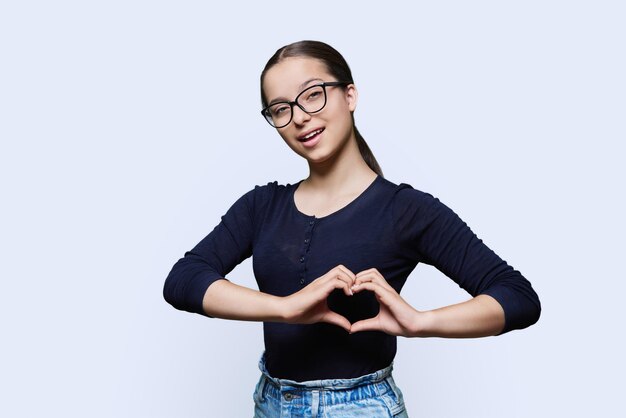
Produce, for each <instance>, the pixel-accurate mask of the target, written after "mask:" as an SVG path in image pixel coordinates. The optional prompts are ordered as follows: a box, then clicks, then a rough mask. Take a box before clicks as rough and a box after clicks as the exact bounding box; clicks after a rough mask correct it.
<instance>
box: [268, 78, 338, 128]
mask: <svg viewBox="0 0 626 418" xmlns="http://www.w3.org/2000/svg"><path fill="white" fill-rule="evenodd" d="M295 101H296V103H298V105H300V107H301V108H302V109H304V111H305V112H307V113H315V112H319V111H320V110H322V108H323V107H324V105H325V104H326V91H325V90H324V87H322V86H312V87H309V88H308V89H306V90H304V91H302V93H300V94H299V95H298V97H297V98H296V100H295ZM292 112H293V107H292V106H291V105H290V104H289V103H286V102H281V103H276V104H274V105H272V106H270V107H269V108H268V109H267V113H266V118H267V120H268V121H269V122H270V123H271V124H272V125H273V126H275V127H282V126H285V125H287V124H288V123H289V122H290V121H291V113H292Z"/></svg>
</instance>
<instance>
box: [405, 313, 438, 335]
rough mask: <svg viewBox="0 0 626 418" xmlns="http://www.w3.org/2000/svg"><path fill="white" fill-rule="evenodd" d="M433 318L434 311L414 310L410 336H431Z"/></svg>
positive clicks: (433, 324) (434, 315)
mask: <svg viewBox="0 0 626 418" xmlns="http://www.w3.org/2000/svg"><path fill="white" fill-rule="evenodd" d="M435 320H436V313H435V312H434V311H415V318H414V319H413V321H412V323H413V328H412V330H411V335H410V337H432V336H433V330H434V329H435Z"/></svg>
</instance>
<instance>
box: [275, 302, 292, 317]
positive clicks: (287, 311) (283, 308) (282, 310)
mask: <svg viewBox="0 0 626 418" xmlns="http://www.w3.org/2000/svg"><path fill="white" fill-rule="evenodd" d="M277 298H278V299H277V301H276V306H277V307H278V317H279V319H280V322H286V323H289V322H290V321H291V308H290V307H289V296H278V297H277Z"/></svg>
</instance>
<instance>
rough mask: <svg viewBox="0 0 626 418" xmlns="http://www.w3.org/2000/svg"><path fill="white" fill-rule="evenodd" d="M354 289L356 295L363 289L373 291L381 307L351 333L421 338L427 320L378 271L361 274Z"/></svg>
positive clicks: (354, 327) (371, 270)
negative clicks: (421, 326) (368, 332)
mask: <svg viewBox="0 0 626 418" xmlns="http://www.w3.org/2000/svg"><path fill="white" fill-rule="evenodd" d="M351 289H352V291H353V292H354V293H355V294H356V293H359V292H362V291H363V290H369V291H371V292H374V294H375V295H376V299H377V300H378V303H379V305H380V311H379V312H378V315H376V316H375V317H373V318H368V319H364V320H361V321H357V322H355V323H353V324H352V326H351V328H350V333H351V334H353V333H355V332H359V331H383V332H385V333H387V334H391V335H397V336H403V337H414V336H417V335H418V332H419V329H420V322H421V321H423V320H424V314H423V312H419V311H418V310H416V309H415V308H413V307H412V306H411V305H409V304H408V303H406V301H405V300H404V299H402V297H401V296H400V295H399V294H398V292H396V290H395V289H394V288H393V287H391V285H390V284H389V283H388V282H387V280H385V278H384V277H383V275H382V274H380V272H379V271H378V270H377V269H375V268H371V269H369V270H363V271H361V272H359V273H358V274H357V275H356V280H355V281H354V285H353V286H352V287H351Z"/></svg>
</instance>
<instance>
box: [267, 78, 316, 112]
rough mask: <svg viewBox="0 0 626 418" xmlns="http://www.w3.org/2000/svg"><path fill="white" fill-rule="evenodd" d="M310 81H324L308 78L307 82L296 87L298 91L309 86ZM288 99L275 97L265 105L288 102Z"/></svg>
mask: <svg viewBox="0 0 626 418" xmlns="http://www.w3.org/2000/svg"><path fill="white" fill-rule="evenodd" d="M311 81H324V80H322V79H321V78H318V77H315V78H310V79H308V80H307V81H305V82H304V83H302V84H300V85H299V86H298V90H302V89H303V88H304V87H305V86H306V85H307V84H309V83H310V82H311ZM288 101H289V99H287V98H285V97H277V98H275V99H274V100H272V101H271V102H269V103H268V104H267V105H268V106H271V105H273V104H274V103H276V102H288Z"/></svg>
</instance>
